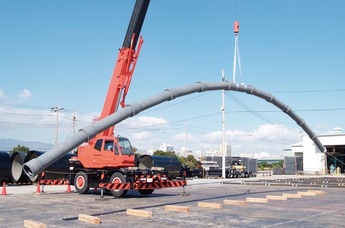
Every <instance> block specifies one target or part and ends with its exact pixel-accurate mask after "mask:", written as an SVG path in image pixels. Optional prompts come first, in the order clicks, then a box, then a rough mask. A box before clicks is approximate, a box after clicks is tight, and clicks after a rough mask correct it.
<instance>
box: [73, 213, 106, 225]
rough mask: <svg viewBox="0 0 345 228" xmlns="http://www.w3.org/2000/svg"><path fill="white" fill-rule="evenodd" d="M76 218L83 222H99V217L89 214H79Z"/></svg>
mask: <svg viewBox="0 0 345 228" xmlns="http://www.w3.org/2000/svg"><path fill="white" fill-rule="evenodd" d="M78 219H79V220H80V221H83V222H88V223H91V224H100V223H101V218H100V217H96V216H91V215H86V214H79V215H78Z"/></svg>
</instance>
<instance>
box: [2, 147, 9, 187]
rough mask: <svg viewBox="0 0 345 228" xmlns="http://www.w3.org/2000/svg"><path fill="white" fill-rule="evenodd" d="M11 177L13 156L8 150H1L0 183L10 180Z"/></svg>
mask: <svg viewBox="0 0 345 228" xmlns="http://www.w3.org/2000/svg"><path fill="white" fill-rule="evenodd" d="M10 177H11V156H10V155H9V153H8V152H0V183H2V182H4V181H5V182H8V181H9V180H10Z"/></svg>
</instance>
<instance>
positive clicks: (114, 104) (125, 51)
mask: <svg viewBox="0 0 345 228" xmlns="http://www.w3.org/2000/svg"><path fill="white" fill-rule="evenodd" d="M149 2H150V1H149V0H137V1H136V4H135V7H134V10H133V13H132V17H131V20H130V23H129V26H128V29H127V33H126V36H125V39H124V42H123V45H122V48H121V49H120V51H119V54H118V58H117V61H116V66H115V69H114V72H113V75H112V78H111V82H110V85H109V89H108V92H107V96H106V99H105V102H104V106H103V110H102V113H101V116H100V118H99V119H103V118H105V117H107V116H109V115H111V114H113V113H114V112H116V111H117V109H118V108H119V105H121V106H122V107H124V105H125V97H126V95H127V92H128V89H129V86H130V83H131V79H132V75H133V72H134V68H135V65H136V63H137V59H138V56H139V53H140V49H141V46H142V43H143V39H142V37H141V36H140V37H139V34H140V30H141V27H142V24H143V22H144V18H145V15H146V12H147V9H148V6H149ZM138 40H139V44H138V48H137V49H136V45H137V42H138ZM113 131H114V126H112V127H110V128H108V129H106V130H105V131H103V132H101V133H99V134H98V135H96V137H95V138H93V139H91V140H90V141H89V142H88V143H85V144H82V145H80V146H79V147H78V152H77V156H74V157H72V158H71V159H70V160H69V168H70V171H71V172H72V173H73V174H70V175H69V183H71V184H72V185H74V187H75V189H76V191H77V192H78V193H86V192H87V191H88V190H89V188H90V187H91V188H92V187H93V188H99V187H100V188H103V189H107V190H110V191H111V193H112V194H113V195H114V196H115V197H120V196H124V195H125V194H126V193H127V190H129V189H134V190H138V191H139V192H140V193H141V194H144V195H149V194H151V193H152V192H153V191H154V189H156V188H165V187H179V186H184V185H186V181H185V179H181V180H172V179H169V177H168V174H167V172H166V171H163V170H162V169H160V170H159V171H157V170H153V169H154V168H152V167H150V165H148V167H145V168H142V167H141V168H139V166H140V165H139V164H138V162H137V161H136V159H135V155H134V152H133V149H132V146H131V143H130V141H129V140H128V139H127V138H124V137H120V136H117V137H115V136H114V133H113ZM147 159H148V158H147V156H146V157H145V159H144V160H145V163H146V164H151V165H152V161H149V162H148V160H147Z"/></svg>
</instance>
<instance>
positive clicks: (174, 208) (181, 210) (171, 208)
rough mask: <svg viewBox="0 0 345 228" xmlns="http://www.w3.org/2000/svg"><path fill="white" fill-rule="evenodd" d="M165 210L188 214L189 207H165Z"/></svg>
mask: <svg viewBox="0 0 345 228" xmlns="http://www.w3.org/2000/svg"><path fill="white" fill-rule="evenodd" d="M165 210H167V211H179V212H190V207H183V206H175V205H165Z"/></svg>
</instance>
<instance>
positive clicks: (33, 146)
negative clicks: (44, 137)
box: [0, 138, 54, 151]
mask: <svg viewBox="0 0 345 228" xmlns="http://www.w3.org/2000/svg"><path fill="white" fill-rule="evenodd" d="M18 145H21V146H26V147H28V148H29V149H30V150H39V151H46V150H49V149H51V148H53V147H54V144H49V143H43V142H31V141H21V140H17V139H5V138H0V150H1V151H10V150H12V149H13V147H16V146H18Z"/></svg>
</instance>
